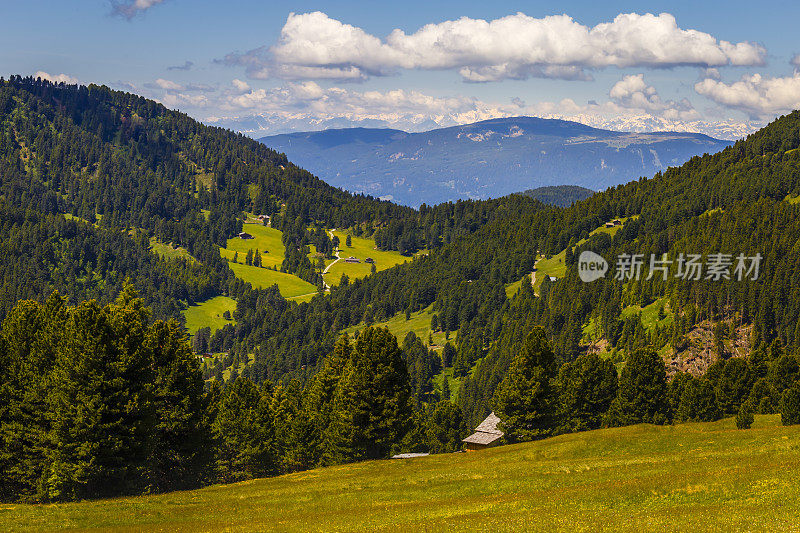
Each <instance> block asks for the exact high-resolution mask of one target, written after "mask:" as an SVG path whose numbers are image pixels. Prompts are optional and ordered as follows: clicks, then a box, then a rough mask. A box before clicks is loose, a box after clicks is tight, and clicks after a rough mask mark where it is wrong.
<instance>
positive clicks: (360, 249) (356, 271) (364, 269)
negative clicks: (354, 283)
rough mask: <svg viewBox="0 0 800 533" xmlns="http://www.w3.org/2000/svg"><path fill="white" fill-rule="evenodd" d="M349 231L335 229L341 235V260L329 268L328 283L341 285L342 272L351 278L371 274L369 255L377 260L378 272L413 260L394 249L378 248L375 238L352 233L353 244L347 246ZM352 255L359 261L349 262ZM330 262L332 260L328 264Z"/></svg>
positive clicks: (376, 267)
mask: <svg viewBox="0 0 800 533" xmlns="http://www.w3.org/2000/svg"><path fill="white" fill-rule="evenodd" d="M348 233H349V232H347V231H342V230H333V234H334V235H335V236H337V237H339V256H340V257H341V260H340V261H338V262H337V263H336V264H335V265H333V266H332V267H331V268H330V270H328V273H327V274H325V281H326V282H327V283H328V285H332V286H336V285H339V281H340V280H341V279H342V274H347V277H348V278H350V279H351V280H353V279H358V278H365V277H367V276H369V274H370V272H371V271H372V265H370V264H369V263H365V262H364V260H365V259H366V258H368V257H370V258H372V259H373V260H374V261H375V270H376V271H378V272H380V271H381V270H386V269H387V268H391V267H393V266H395V265H399V264H402V263H404V262H406V261H410V260H411V258H410V257H406V256H404V255H401V254H400V253H399V252H396V251H394V250H390V251H385V250H378V249H377V248H376V246H375V241H374V240H372V239H365V238H363V237H356V236H355V235H352V234H350V239H351V244H352V246H347V245H346V244H345V243H346V240H347V235H348ZM351 256H352V257H355V258H356V259H358V260H359V262H358V263H347V262H346V261H345V259H346V258H348V257H351ZM329 263H330V262H328V263H327V264H329Z"/></svg>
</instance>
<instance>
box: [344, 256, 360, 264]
mask: <svg viewBox="0 0 800 533" xmlns="http://www.w3.org/2000/svg"><path fill="white" fill-rule="evenodd" d="M344 262H345V263H360V262H361V261H359V260H358V259H357V258H355V257H353V256H352V255H351V256H350V257H348V258H347V259H345V260H344Z"/></svg>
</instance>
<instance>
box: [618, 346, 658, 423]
mask: <svg viewBox="0 0 800 533" xmlns="http://www.w3.org/2000/svg"><path fill="white" fill-rule="evenodd" d="M668 420H669V398H668V397H667V374H666V368H665V366H664V361H663V360H662V359H661V357H660V356H659V355H658V354H657V353H656V351H655V350H654V349H653V348H652V347H648V348H640V349H637V350H634V351H633V352H632V353H631V354H630V356H629V357H628V360H627V361H626V363H625V368H623V369H622V374H621V375H620V378H619V392H618V394H617V398H616V399H615V400H614V402H613V403H612V405H611V409H610V410H609V422H610V424H611V425H619V426H625V425H630V424H639V423H642V422H644V423H649V424H665V423H667V422H668Z"/></svg>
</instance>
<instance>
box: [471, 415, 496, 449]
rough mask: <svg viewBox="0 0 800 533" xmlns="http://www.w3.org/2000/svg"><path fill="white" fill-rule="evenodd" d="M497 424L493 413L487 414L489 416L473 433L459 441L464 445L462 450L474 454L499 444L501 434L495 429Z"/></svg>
mask: <svg viewBox="0 0 800 533" xmlns="http://www.w3.org/2000/svg"><path fill="white" fill-rule="evenodd" d="M499 423H500V419H499V418H498V417H497V415H496V414H494V412H491V413H489V416H487V417H486V418H485V419H484V421H483V422H481V423H480V424H479V425H478V427H476V428H475V433H473V434H472V435H470V436H469V437H467V438H466V439H464V440H462V441H461V442H463V443H464V449H465V450H466V451H468V452H474V451H477V450H483V449H484V448H491V447H493V446H497V445H498V444H500V439H501V438H502V437H503V432H502V431H500V430H499V429H497V424H499Z"/></svg>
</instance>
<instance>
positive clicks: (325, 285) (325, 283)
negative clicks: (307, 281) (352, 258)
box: [322, 229, 341, 291]
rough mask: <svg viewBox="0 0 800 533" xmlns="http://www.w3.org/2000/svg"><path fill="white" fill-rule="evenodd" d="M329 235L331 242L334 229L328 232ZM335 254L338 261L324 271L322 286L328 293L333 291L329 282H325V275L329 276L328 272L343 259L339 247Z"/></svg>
mask: <svg viewBox="0 0 800 533" xmlns="http://www.w3.org/2000/svg"><path fill="white" fill-rule="evenodd" d="M328 234H329V235H330V236H331V240H333V230H332V229H329V230H328ZM333 253H334V255H336V259H335V260H334V261H333V263H331V264H330V265H328V266H326V267H325V270H323V271H322V286H323V287H324V288H325V290H326V291H329V290H331V286H330V285H328V282H327V281H325V274H327V273H328V270H330V268H331V267H332V266H333V265H335V264H336V263H338V262H339V259H341V257H339V247H338V246H337V247H336V250H334V252H333Z"/></svg>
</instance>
